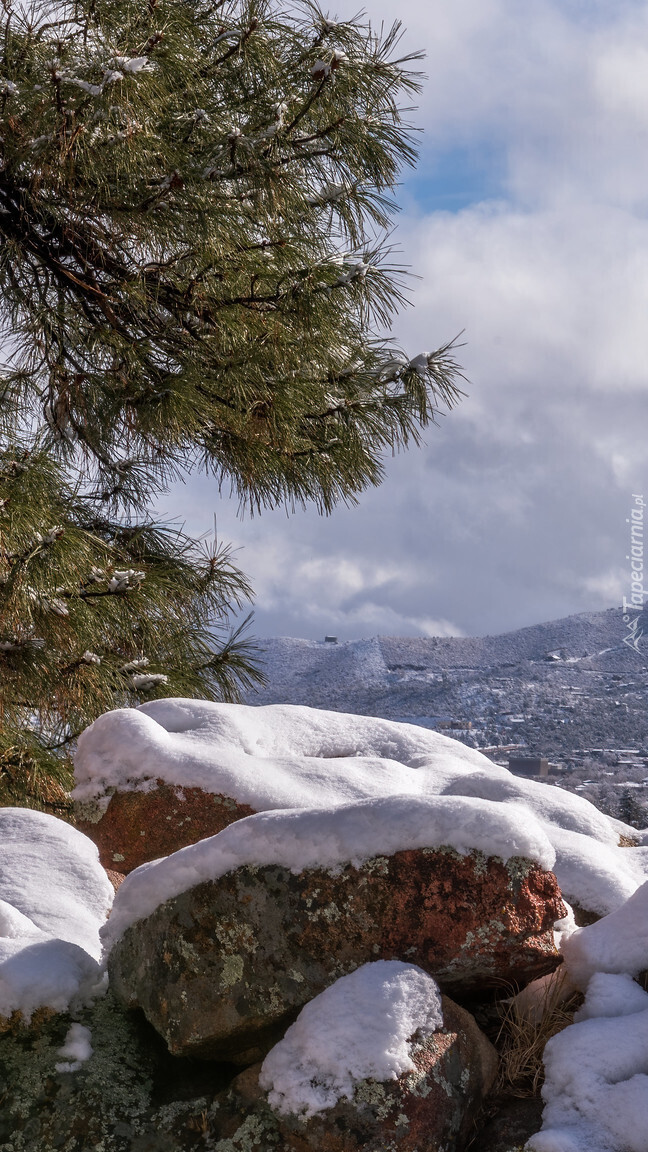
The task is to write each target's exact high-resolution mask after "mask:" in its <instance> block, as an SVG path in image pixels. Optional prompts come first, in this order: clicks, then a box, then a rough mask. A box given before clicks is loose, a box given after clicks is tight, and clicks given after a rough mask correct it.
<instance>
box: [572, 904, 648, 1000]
mask: <svg viewBox="0 0 648 1152" xmlns="http://www.w3.org/2000/svg"><path fill="white" fill-rule="evenodd" d="M562 951H563V955H564V957H565V960H566V963H567V966H568V968H569V972H570V975H571V978H572V979H573V980H574V982H575V983H576V984H577V985H578V986H579V987H581V988H585V987H586V986H587V983H588V980H589V979H590V977H591V976H592V975H593V974H594V973H595V972H627V973H629V974H630V975H631V976H637V975H638V973H639V972H642V971H643V970H644V969H646V968H648V882H646V883H645V884H642V885H641V887H640V888H638V889H637V890H636V892H634V894H633V895H632V896H630V898H629V899H628V900H626V902H625V903H624V904H622V905H621V907H620V908H618V909H617V910H616V911H615V912H612V913H610V915H609V916H604V917H603V919H602V920H598V921H597V922H596V924H589V925H588V926H587V928H579V929H578V930H577V931H576V932H574V933H572V935H571V936H570V937H569V939H568V940H565V941H564V943H563V945H562Z"/></svg>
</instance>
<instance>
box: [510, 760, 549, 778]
mask: <svg viewBox="0 0 648 1152" xmlns="http://www.w3.org/2000/svg"><path fill="white" fill-rule="evenodd" d="M508 766H509V772H513V774H514V775H515V776H548V775H549V761H548V760H547V759H546V757H545V756H509V762H508Z"/></svg>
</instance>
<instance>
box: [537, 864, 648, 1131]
mask: <svg viewBox="0 0 648 1152" xmlns="http://www.w3.org/2000/svg"><path fill="white" fill-rule="evenodd" d="M561 949H562V952H563V955H564V957H565V966H566V969H567V976H568V979H569V981H570V982H571V985H572V986H573V985H576V986H577V987H580V988H582V989H586V995H585V1003H584V1004H583V1007H582V1008H581V1009H580V1010H579V1012H578V1013H577V1014H576V1016H575V1018H574V1020H575V1022H574V1024H572V1025H570V1026H569V1027H568V1028H565V1030H564V1031H563V1032H560V1033H558V1035H557V1036H554V1037H552V1039H551V1040H550V1041H549V1042H548V1044H547V1045H546V1047H545V1052H544V1063H545V1073H546V1077H545V1084H544V1087H543V1089H542V1095H543V1098H544V1100H545V1109H544V1113H543V1117H542V1121H543V1126H542V1131H541V1132H539V1133H538V1135H537V1136H533V1137H532V1138H531V1140H530V1141H529V1142H528V1144H527V1148H528V1150H529V1152H648V994H647V993H646V992H644V990H643V988H641V987H640V986H639V984H637V983H636V982H635V981H634V980H633V979H632V977H633V975H637V974H638V973H639V972H641V971H642V970H643V969H646V968H648V883H646V884H643V885H642V886H641V887H640V888H639V889H638V890H637V891H636V892H635V893H634V894H633V895H632V896H631V897H630V898H629V899H628V900H627V901H626V902H625V903H624V904H623V905H622V906H621V907H620V908H619V909H618V910H617V911H615V912H613V913H611V914H610V915H609V916H605V917H604V918H603V919H602V920H599V921H597V922H596V923H595V924H590V925H588V927H587V928H579V929H577V930H576V931H575V932H573V933H572V934H571V935H568V936H565V938H564V939H563V941H562V943H561Z"/></svg>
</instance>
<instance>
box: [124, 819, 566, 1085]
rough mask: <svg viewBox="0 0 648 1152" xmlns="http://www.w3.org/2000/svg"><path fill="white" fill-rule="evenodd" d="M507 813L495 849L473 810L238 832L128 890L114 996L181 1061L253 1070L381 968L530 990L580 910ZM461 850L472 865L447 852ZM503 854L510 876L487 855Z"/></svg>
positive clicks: (165, 864) (465, 989)
mask: <svg viewBox="0 0 648 1152" xmlns="http://www.w3.org/2000/svg"><path fill="white" fill-rule="evenodd" d="M492 809H493V811H492V813H491V822H490V823H489V824H487V825H484V826H482V829H481V831H482V836H483V837H486V835H488V839H482V841H481V845H480V844H479V825H480V821H479V819H477V820H476V819H475V818H476V817H477V816H480V815H483V802H481V803H476V802H475V801H473V800H469V799H465V798H459V797H440V798H438V799H437V800H436V801H435V800H427V801H422V800H419V801H413V800H412V799H410V798H409V797H406V798H403V797H394V798H391V799H389V800H382V801H373V802H372V801H364V802H362V803H360V804H356V805H347V806H346V807H344V808H339V809H333V810H329V811H327V810H323V811H313V810H310V811H302V812H277V813H264V814H261V815H258V816H251V817H249V818H248V819H246V820H243V821H240V822H239V823H237V824H234V825H230V827H229V828H227V829H225V830H224V831H223V832H221V833H220V834H219V835H218V836H215V837H213V838H212V839H211V840H206V841H203V842H202V843H201V844H197V845H194V846H193V847H191V848H185V849H183V850H182V851H180V852H178V853H176V854H175V856H172V857H169V858H168V859H167V860H164V861H160V862H159V863H156V864H149V865H145V866H143V867H142V868H141V869H139V870H138V871H136V872H133V873H131V875H130V876H129V877H127V878H126V880H125V881H124V883H123V885H122V886H121V888H120V890H119V892H118V894H117V896H116V899H115V907H114V913H113V916H111V919H110V921H109V922H108V924H107V925H106V928H105V930H104V937H105V939H106V940H107V942H108V944H110V943H112V945H113V947H112V952H111V954H110V957H109V971H110V975H111V982H112V986H113V988H114V989H115V991H116V993H117V995H118V996H119V997H120V998H121V999H122V1000H123V1001H124V1002H125V1003H126V1004H127V1005H129V1006H133V1007H134V1006H139V1007H141V1008H143V1010H144V1012H145V1014H146V1015H147V1017H148V1019H149V1020H150V1021H151V1023H152V1024H153V1025H154V1026H155V1028H156V1029H157V1030H158V1031H159V1032H160V1034H161V1035H162V1036H163V1037H164V1039H165V1040H166V1042H167V1044H168V1045H169V1048H170V1050H171V1051H172V1052H174V1053H178V1054H179V1053H182V1054H196V1055H203V1056H210V1057H215V1058H221V1059H236V1060H237V1061H239V1062H241V1063H251V1062H252V1061H253V1060H254V1059H258V1058H259V1055H262V1054H264V1053H265V1052H266V1051H267V1050H268V1045H269V1044H271V1043H273V1042H274V1040H275V1039H276V1037H277V1031H278V1030H281V1029H282V1028H284V1027H285V1025H286V1023H287V1022H289V1020H290V1018H291V1016H292V1015H294V1013H295V1012H296V1011H298V1010H299V1009H300V1008H301V1007H302V1006H303V1005H304V1004H305V1003H306V1002H307V1001H309V1000H311V999H313V997H314V996H316V995H318V994H319V993H320V992H322V991H323V989H324V988H326V987H328V985H330V984H332V983H333V982H334V981H335V980H336V979H337V978H338V977H340V976H342V975H344V974H347V973H349V972H351V971H353V970H355V969H356V968H358V967H359V966H360V965H362V964H365V963H367V962H369V961H371V960H377V959H389V960H392V959H399V960H407V961H410V962H411V963H413V964H417V965H419V966H420V967H421V968H423V969H424V970H425V971H426V972H428V973H430V974H432V975H433V976H434V977H435V979H437V980H438V981H439V983H440V984H441V985H442V987H443V988H444V990H449V991H456V992H461V993H462V994H467V993H470V992H474V991H476V990H478V989H483V988H489V987H491V988H492V987H496V986H501V984H502V982H503V981H509V982H511V981H513V982H516V983H518V984H520V985H523V984H525V983H526V982H528V981H529V980H532V979H534V978H535V977H537V976H540V975H542V974H543V973H544V972H548V971H551V970H552V969H553V968H555V967H556V965H557V963H558V962H559V954H558V952H557V950H556V948H555V946H554V940H553V932H552V928H553V923H554V921H555V920H557V919H559V918H560V917H561V916H563V915H564V914H565V908H564V905H563V903H562V900H561V898H560V893H559V891H558V887H557V884H556V881H555V877H554V876H553V874H552V873H551V872H547V871H545V870H544V869H543V868H541V867H540V866H538V865H537V864H535V863H532V862H531V861H530V860H528V859H523V858H522V857H523V853H522V852H519V853H518V854H516V853H515V847H512V846H511V845H512V844H513V845H514V844H515V838H516V837H517V842H518V844H522V843H524V841H525V837H527V839H526V843H527V846H528V845H529V837H530V836H531V833H530V831H529V829H526V830H525V829H524V828H520V827H518V828H516V827H514V825H513V823H511V825H510V826H508V828H506V826H505V825H501V824H500V825H499V826H498V823H497V821H498V819H499V820H502V819H503V818H504V815H505V813H504V810H502V809H501V808H500V806H498V805H492ZM507 837H509V838H510V841H509V845H508V851H507V848H506V841H507ZM453 839H454V840H456V842H457V844H458V847H459V849H460V850H459V851H457V850H455V848H450V847H442V846H443V845H444V843H448V842H450V843H452V841H453ZM462 839H463V845H462V843H461V840H462ZM476 841H477V847H478V848H480V847H481V848H482V851H477V852H470V851H469V845H470V844H471V843H475V842H476ZM496 843H499V851H500V853H501V855H503V856H507V857H508V859H507V861H506V862H504V860H503V859H501V858H499V859H498V858H496V857H495V855H494V854H491V855H490V857H488V856H487V855H486V851H488V849H487V847H486V846H487V845H490V846H491V848H492V846H493V845H494V844H496ZM381 844H382V845H383V852H382V853H380V852H379V851H377V850H376V847H375V845H381ZM435 849H438V850H435ZM255 853H256V854H255ZM237 857H238V858H237ZM246 857H247V861H246ZM210 868H211V871H212V875H213V877H214V878H213V879H209V878H208V876H209V871H210ZM156 905H159V906H156Z"/></svg>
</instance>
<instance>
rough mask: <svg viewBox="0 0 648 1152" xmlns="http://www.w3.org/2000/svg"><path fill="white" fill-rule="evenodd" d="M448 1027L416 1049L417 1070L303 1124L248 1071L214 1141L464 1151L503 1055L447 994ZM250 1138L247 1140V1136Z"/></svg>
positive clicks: (289, 1151) (377, 1151) (293, 1151)
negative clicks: (276, 1104)
mask: <svg viewBox="0 0 648 1152" xmlns="http://www.w3.org/2000/svg"><path fill="white" fill-rule="evenodd" d="M443 1018H444V1028H443V1029H442V1030H441V1031H439V1032H435V1033H434V1035H432V1036H429V1037H427V1038H426V1039H425V1040H423V1041H419V1042H418V1043H417V1042H415V1043H414V1044H413V1045H412V1049H411V1055H412V1060H413V1062H414V1064H415V1066H416V1068H415V1070H414V1071H412V1072H409V1073H407V1074H406V1075H404V1076H401V1077H400V1078H399V1079H398V1080H388V1081H386V1082H383V1083H380V1082H378V1081H376V1080H361V1081H360V1083H359V1084H358V1085H357V1087H356V1089H355V1092H354V1095H353V1097H352V1098H351V1099H343V1100H341V1101H340V1102H339V1103H338V1104H336V1105H335V1107H334V1108H329V1109H327V1110H326V1111H325V1112H322V1113H319V1114H318V1115H316V1116H312V1117H310V1118H309V1119H303V1118H300V1117H298V1116H292V1115H288V1116H285V1115H279V1114H278V1113H276V1112H274V1111H273V1110H272V1109H271V1108H270V1107H269V1105H268V1102H267V1097H266V1094H265V1093H264V1092H263V1090H262V1089H261V1088H260V1087H259V1071H260V1065H258V1064H257V1065H255V1066H254V1067H252V1068H248V1069H246V1071H245V1072H243V1073H241V1075H239V1076H237V1077H236V1079H235V1080H234V1081H233V1082H232V1085H231V1088H230V1092H229V1093H228V1094H223V1103H222V1105H221V1107H220V1108H219V1109H217V1110H215V1111H214V1112H213V1113H212V1115H214V1116H215V1117H216V1118H217V1125H218V1126H217V1128H216V1129H215V1130H213V1131H210V1136H211V1138H212V1139H214V1138H216V1139H221V1140H224V1141H226V1142H227V1141H229V1142H231V1143H227V1146H228V1147H230V1146H231V1147H232V1148H238V1147H243V1146H245V1148H249V1149H250V1152H267V1149H268V1148H270V1147H272V1148H274V1147H277V1148H280V1149H281V1150H282V1152H311V1150H312V1152H360V1150H361V1149H363V1150H365V1152H388V1150H390V1149H397V1150H398V1152H422V1150H423V1149H429V1150H430V1152H433V1150H441V1149H452V1152H461V1149H463V1147H464V1145H465V1144H466V1142H467V1140H468V1138H469V1137H470V1136H471V1135H472V1132H473V1125H474V1120H475V1117H476V1114H477V1112H478V1110H479V1107H480V1105H481V1102H482V1099H483V1097H484V1095H485V1094H486V1092H487V1091H488V1090H489V1088H490V1087H491V1085H492V1083H493V1081H494V1079H495V1076H496V1073H497V1053H496V1052H495V1049H494V1048H493V1046H492V1045H491V1044H490V1042H489V1041H488V1040H487V1039H486V1037H485V1036H484V1034H483V1033H482V1032H481V1031H480V1030H479V1028H478V1027H477V1024H476V1023H475V1020H474V1019H473V1017H472V1016H471V1015H470V1014H469V1013H468V1012H466V1011H464V1009H463V1008H460V1007H459V1006H458V1005H457V1004H454V1003H453V1002H452V1000H449V999H448V998H447V997H445V996H444V997H443ZM244 1138H245V1139H244ZM217 1146H218V1145H217Z"/></svg>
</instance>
